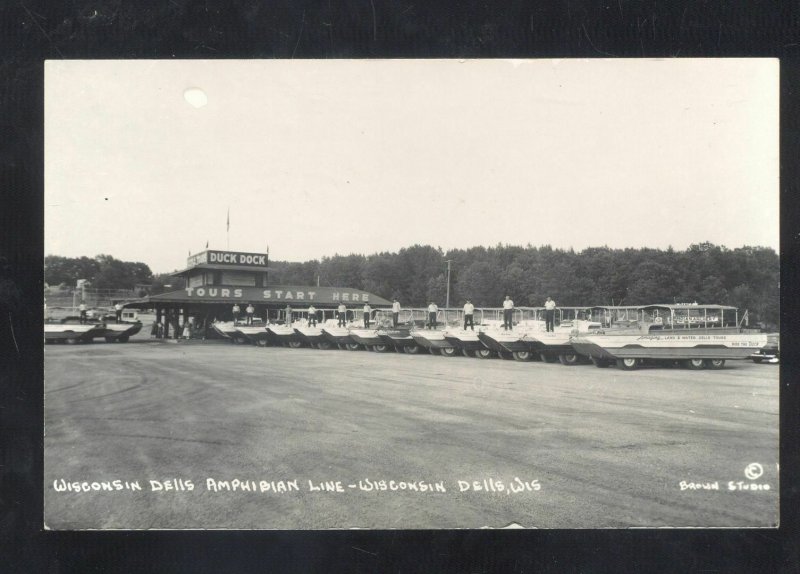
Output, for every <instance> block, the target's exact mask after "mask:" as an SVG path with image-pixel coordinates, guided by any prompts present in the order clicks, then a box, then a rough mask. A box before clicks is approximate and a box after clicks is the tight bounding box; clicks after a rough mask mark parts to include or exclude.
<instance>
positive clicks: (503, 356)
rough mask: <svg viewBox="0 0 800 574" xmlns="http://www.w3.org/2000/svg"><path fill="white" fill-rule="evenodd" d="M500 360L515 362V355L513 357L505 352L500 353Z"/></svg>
mask: <svg viewBox="0 0 800 574" xmlns="http://www.w3.org/2000/svg"><path fill="white" fill-rule="evenodd" d="M500 358H501V359H503V360H506V361H513V360H514V355H512V354H511V353H509V352H508V351H503V352H502V353H500Z"/></svg>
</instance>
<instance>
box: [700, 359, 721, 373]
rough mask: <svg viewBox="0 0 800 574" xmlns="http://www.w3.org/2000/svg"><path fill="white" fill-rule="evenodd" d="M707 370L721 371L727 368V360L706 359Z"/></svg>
mask: <svg viewBox="0 0 800 574" xmlns="http://www.w3.org/2000/svg"><path fill="white" fill-rule="evenodd" d="M705 364H706V369H713V370H715V371H716V370H719V369H723V368H725V359H706V360H705Z"/></svg>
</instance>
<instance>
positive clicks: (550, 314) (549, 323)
mask: <svg viewBox="0 0 800 574" xmlns="http://www.w3.org/2000/svg"><path fill="white" fill-rule="evenodd" d="M555 319H556V302H555V301H553V300H552V299H551V298H550V297H548V298H547V301H545V302H544V326H545V331H547V332H548V333H550V332H551V331H553V330H554V329H555Z"/></svg>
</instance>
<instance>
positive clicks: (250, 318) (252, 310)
mask: <svg viewBox="0 0 800 574" xmlns="http://www.w3.org/2000/svg"><path fill="white" fill-rule="evenodd" d="M244 311H245V313H247V324H248V325H252V324H253V313H255V312H256V310H255V307H253V304H252V303H248V304H247V308H246V309H245V310H244Z"/></svg>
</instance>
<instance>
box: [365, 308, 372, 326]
mask: <svg viewBox="0 0 800 574" xmlns="http://www.w3.org/2000/svg"><path fill="white" fill-rule="evenodd" d="M370 313H372V307H370V306H369V303H364V328H365V329H369V315H370Z"/></svg>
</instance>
